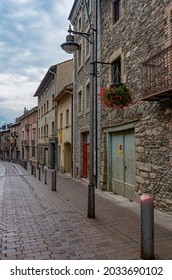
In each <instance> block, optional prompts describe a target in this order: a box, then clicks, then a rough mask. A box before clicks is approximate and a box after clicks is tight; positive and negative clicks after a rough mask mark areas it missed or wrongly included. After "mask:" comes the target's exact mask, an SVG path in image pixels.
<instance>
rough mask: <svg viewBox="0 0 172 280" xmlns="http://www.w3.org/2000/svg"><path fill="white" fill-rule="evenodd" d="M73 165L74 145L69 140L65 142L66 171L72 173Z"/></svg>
mask: <svg viewBox="0 0 172 280" xmlns="http://www.w3.org/2000/svg"><path fill="white" fill-rule="evenodd" d="M71 166H72V147H71V144H70V143H69V142H66V143H65V144H64V172H66V173H70V172H71Z"/></svg>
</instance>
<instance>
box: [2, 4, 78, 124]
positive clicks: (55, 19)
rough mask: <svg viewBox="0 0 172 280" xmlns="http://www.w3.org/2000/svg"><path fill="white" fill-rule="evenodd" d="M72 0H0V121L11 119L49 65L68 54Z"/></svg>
mask: <svg viewBox="0 0 172 280" xmlns="http://www.w3.org/2000/svg"><path fill="white" fill-rule="evenodd" d="M73 2H74V1H73V0H48V1H47V0H0V15H1V17H0V125H2V124H3V123H4V122H5V123H10V122H14V121H15V118H16V117H19V116H20V115H22V114H23V110H24V107H26V108H27V109H31V108H33V107H34V106H36V105H37V98H35V97H33V95H34V93H35V91H36V89H37V88H38V86H39V84H40V82H41V80H42V79H43V77H44V75H45V74H46V72H47V70H48V68H49V67H50V66H51V65H54V64H56V63H60V62H62V61H65V60H68V59H70V58H71V56H70V55H68V54H66V53H65V52H64V51H63V50H62V49H61V47H60V45H61V43H63V42H64V41H65V37H66V35H67V29H68V25H69V21H68V20H67V19H68V16H69V13H70V10H71V7H72V5H73Z"/></svg>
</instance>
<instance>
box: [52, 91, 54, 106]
mask: <svg viewBox="0 0 172 280" xmlns="http://www.w3.org/2000/svg"><path fill="white" fill-rule="evenodd" d="M53 107H54V94H52V108H53Z"/></svg>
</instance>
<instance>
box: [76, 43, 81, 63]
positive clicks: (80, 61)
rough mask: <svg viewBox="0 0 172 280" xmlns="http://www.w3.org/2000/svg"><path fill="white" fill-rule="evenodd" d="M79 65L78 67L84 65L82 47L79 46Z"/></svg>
mask: <svg viewBox="0 0 172 280" xmlns="http://www.w3.org/2000/svg"><path fill="white" fill-rule="evenodd" d="M77 63H78V67H80V66H81V64H82V45H81V44H80V45H79V49H78V50H77Z"/></svg>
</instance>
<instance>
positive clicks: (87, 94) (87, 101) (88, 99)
mask: <svg viewBox="0 0 172 280" xmlns="http://www.w3.org/2000/svg"><path fill="white" fill-rule="evenodd" d="M85 107H86V109H88V108H89V107H90V83H88V84H87V85H86V88H85Z"/></svg>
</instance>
